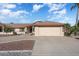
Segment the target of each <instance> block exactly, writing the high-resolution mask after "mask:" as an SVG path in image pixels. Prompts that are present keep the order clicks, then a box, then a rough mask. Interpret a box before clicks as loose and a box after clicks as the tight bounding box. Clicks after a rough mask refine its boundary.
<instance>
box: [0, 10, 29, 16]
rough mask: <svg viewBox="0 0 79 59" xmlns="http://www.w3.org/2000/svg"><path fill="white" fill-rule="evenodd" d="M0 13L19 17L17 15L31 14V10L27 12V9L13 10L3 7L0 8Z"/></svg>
mask: <svg viewBox="0 0 79 59" xmlns="http://www.w3.org/2000/svg"><path fill="white" fill-rule="evenodd" d="M0 14H1V15H6V16H11V17H13V16H15V17H17V16H21V15H22V16H23V15H27V14H29V12H27V11H25V10H17V11H11V10H9V9H2V10H0Z"/></svg>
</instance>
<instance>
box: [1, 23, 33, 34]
mask: <svg viewBox="0 0 79 59" xmlns="http://www.w3.org/2000/svg"><path fill="white" fill-rule="evenodd" d="M30 27H32V26H31V24H0V33H5V32H6V31H5V29H7V28H8V30H9V29H12V31H11V32H16V33H17V34H25V33H30V32H31V28H30ZM7 33H8V32H7Z"/></svg>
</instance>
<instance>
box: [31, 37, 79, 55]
mask: <svg viewBox="0 0 79 59" xmlns="http://www.w3.org/2000/svg"><path fill="white" fill-rule="evenodd" d="M32 55H33V56H79V40H78V39H74V38H70V37H36V43H35V46H34V48H33V52H32Z"/></svg>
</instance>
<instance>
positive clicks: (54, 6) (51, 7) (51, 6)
mask: <svg viewBox="0 0 79 59" xmlns="http://www.w3.org/2000/svg"><path fill="white" fill-rule="evenodd" d="M47 5H48V7H49V10H48V12H52V11H56V10H59V9H61V8H63V7H64V6H65V5H66V4H54V3H52V4H47Z"/></svg>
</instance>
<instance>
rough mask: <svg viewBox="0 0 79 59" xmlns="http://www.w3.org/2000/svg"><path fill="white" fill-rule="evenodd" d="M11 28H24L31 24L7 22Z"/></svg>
mask: <svg viewBox="0 0 79 59" xmlns="http://www.w3.org/2000/svg"><path fill="white" fill-rule="evenodd" d="M6 26H7V27H9V28H24V27H31V24H6Z"/></svg>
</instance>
